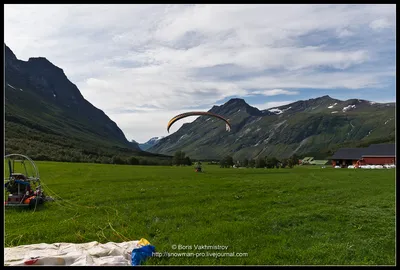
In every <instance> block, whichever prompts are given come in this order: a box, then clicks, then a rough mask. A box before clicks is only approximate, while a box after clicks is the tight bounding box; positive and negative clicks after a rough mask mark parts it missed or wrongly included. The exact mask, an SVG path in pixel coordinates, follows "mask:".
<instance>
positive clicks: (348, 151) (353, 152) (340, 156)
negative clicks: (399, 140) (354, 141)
mask: <svg viewBox="0 0 400 270" xmlns="http://www.w3.org/2000/svg"><path fill="white" fill-rule="evenodd" d="M368 156H374V157H379V156H386V157H387V156H390V157H395V156H396V145H395V144H384V143H382V144H371V145H370V146H369V147H366V148H340V149H339V150H337V151H336V152H335V154H334V155H333V156H332V157H331V158H330V159H333V160H335V159H336V160H346V159H347V160H358V159H361V158H362V157H368Z"/></svg>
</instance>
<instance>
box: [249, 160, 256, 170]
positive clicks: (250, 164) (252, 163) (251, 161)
mask: <svg viewBox="0 0 400 270" xmlns="http://www.w3.org/2000/svg"><path fill="white" fill-rule="evenodd" d="M255 166H256V161H255V160H254V159H250V161H249V167H250V168H254V167H255Z"/></svg>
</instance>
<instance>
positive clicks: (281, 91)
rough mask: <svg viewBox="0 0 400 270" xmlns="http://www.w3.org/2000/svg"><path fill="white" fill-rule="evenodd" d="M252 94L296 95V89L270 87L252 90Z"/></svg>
mask: <svg viewBox="0 0 400 270" xmlns="http://www.w3.org/2000/svg"><path fill="white" fill-rule="evenodd" d="M252 94H257V95H263V96H267V97H268V96H277V95H298V94H299V92H298V91H288V90H284V89H272V90H262V91H254V92H252Z"/></svg>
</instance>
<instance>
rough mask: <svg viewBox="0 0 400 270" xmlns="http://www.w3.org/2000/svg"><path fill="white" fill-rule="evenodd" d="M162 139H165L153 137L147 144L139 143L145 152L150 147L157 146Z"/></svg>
mask: <svg viewBox="0 0 400 270" xmlns="http://www.w3.org/2000/svg"><path fill="white" fill-rule="evenodd" d="M162 138H164V137H162V136H161V137H153V138H151V139H150V140H148V141H147V142H145V143H139V147H140V149H142V150H143V151H146V150H147V149H149V148H150V147H152V146H154V145H156V144H157V143H158V142H159V141H160V140H161V139H162Z"/></svg>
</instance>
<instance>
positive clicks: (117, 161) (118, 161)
mask: <svg viewBox="0 0 400 270" xmlns="http://www.w3.org/2000/svg"><path fill="white" fill-rule="evenodd" d="M111 163H112V164H125V161H124V160H123V159H122V158H121V157H120V156H113V157H112V159H111Z"/></svg>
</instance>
